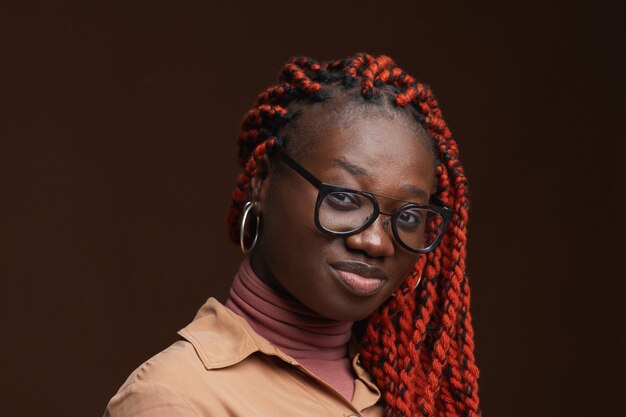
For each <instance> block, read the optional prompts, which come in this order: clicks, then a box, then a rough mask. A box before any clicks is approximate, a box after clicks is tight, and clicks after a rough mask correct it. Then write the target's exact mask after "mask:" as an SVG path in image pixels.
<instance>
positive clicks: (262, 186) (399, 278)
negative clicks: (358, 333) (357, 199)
mask: <svg viewBox="0 0 626 417" xmlns="http://www.w3.org/2000/svg"><path fill="white" fill-rule="evenodd" d="M329 114H332V115H333V116H334V117H331V118H329V117H328V115H329ZM320 120H323V121H324V123H320ZM347 121H349V123H348V122H347ZM299 135H302V136H303V137H304V136H306V137H307V139H306V140H307V142H309V143H313V144H314V146H310V147H307V150H306V151H304V152H298V155H297V161H298V162H299V163H300V164H301V165H302V166H304V167H305V168H306V169H307V170H309V171H310V172H311V173H312V174H313V175H315V176H316V177H317V178H319V179H320V180H321V181H322V182H326V183H331V184H336V185H341V186H345V187H350V188H355V189H360V190H365V191H370V192H373V193H376V194H382V195H387V196H392V197H395V198H399V199H402V200H405V201H413V202H416V203H422V204H424V203H427V202H428V199H429V197H430V194H431V192H432V187H433V183H434V158H433V155H432V151H431V149H430V148H429V147H428V145H427V143H428V139H427V138H426V137H425V133H424V132H423V130H421V129H420V128H419V126H418V124H417V123H416V122H415V121H414V120H412V119H410V118H409V117H407V116H406V115H403V114H399V113H396V112H389V111H380V112H372V111H371V109H368V110H367V111H366V112H360V114H359V112H355V111H354V107H350V106H348V105H347V104H346V103H344V102H341V101H338V102H334V103H326V104H324V105H321V106H311V108H309V109H306V110H304V111H303V112H302V114H301V116H300V117H299V119H298V123H297V126H296V127H294V128H291V129H290V132H289V137H290V140H296V141H297V140H298V136H299ZM294 157H295V156H294ZM339 161H344V163H340V162H339ZM345 162H348V163H349V164H350V165H352V166H354V167H357V168H361V169H362V170H363V171H365V172H359V169H355V168H353V169H348V168H346V164H345ZM273 163H274V164H277V163H278V164H279V163H280V162H278V160H273ZM258 168H259V169H258V172H257V174H256V176H255V177H254V178H253V179H252V181H251V183H250V197H251V200H252V201H253V203H254V204H255V211H256V213H257V214H258V215H259V216H260V218H261V219H262V220H261V228H260V234H259V239H258V242H257V245H256V247H255V249H254V252H253V253H252V259H251V262H252V268H253V270H254V271H255V273H256V274H257V275H258V276H259V278H260V279H261V280H263V281H264V282H265V283H267V284H268V285H270V286H271V287H273V288H275V289H276V290H278V291H279V292H281V293H282V294H283V295H284V296H285V297H289V298H293V299H295V300H297V301H299V302H300V303H302V304H303V305H305V306H306V307H308V308H309V309H311V310H312V311H314V312H316V313H317V314H319V315H321V316H324V317H326V318H328V319H332V320H350V321H356V320H362V319H364V318H366V317H367V316H368V315H370V314H371V313H372V312H373V311H374V310H375V309H376V308H377V307H378V306H380V305H381V304H382V303H383V302H384V301H385V300H387V299H388V298H389V297H390V296H391V294H392V293H393V292H394V291H395V290H396V289H397V288H398V287H399V286H400V285H401V284H402V282H403V281H404V279H405V278H406V276H407V275H408V274H409V273H410V272H411V270H412V268H413V266H414V264H415V262H416V261H417V259H418V257H419V255H417V254H414V253H411V252H408V251H406V250H404V249H403V248H401V247H400V246H399V245H398V244H397V243H396V242H395V240H394V238H393V236H392V233H391V230H390V228H389V227H384V226H383V219H384V218H385V216H383V215H381V216H379V217H378V219H377V220H376V221H375V222H374V223H373V224H372V225H370V226H369V227H368V228H367V229H365V230H363V231H362V232H360V233H358V234H355V235H352V236H349V237H347V238H341V237H334V236H328V235H326V234H323V233H322V232H320V231H319V230H318V229H317V227H316V226H315V223H314V209H315V200H316V197H317V189H316V188H315V187H313V186H312V185H311V184H310V183H308V182H307V181H306V180H305V179H304V178H302V177H301V176H299V175H298V174H297V173H295V172H294V171H292V170H290V169H288V168H287V169H285V168H284V167H282V168H281V169H280V170H279V171H280V175H277V170H276V166H274V167H272V163H270V160H269V159H268V158H267V157H265V159H263V160H262V161H260V163H259V166H258ZM415 189H417V190H420V191H421V194H416V193H415V191H416V190H415ZM379 204H380V208H381V210H382V211H385V212H392V211H393V210H395V209H397V208H398V207H400V206H401V205H403V203H401V202H397V201H392V200H388V199H379ZM344 261H351V262H360V263H364V264H367V265H369V266H372V267H376V268H379V269H380V270H381V271H382V272H384V274H385V275H386V277H387V278H386V279H384V281H383V284H382V286H381V287H380V288H379V289H378V290H377V291H376V292H375V293H373V294H369V295H363V294H355V293H354V292H353V291H350V290H349V288H346V286H345V284H344V283H343V282H342V281H341V280H339V279H338V273H337V271H336V270H335V269H333V267H331V264H335V263H336V262H344Z"/></svg>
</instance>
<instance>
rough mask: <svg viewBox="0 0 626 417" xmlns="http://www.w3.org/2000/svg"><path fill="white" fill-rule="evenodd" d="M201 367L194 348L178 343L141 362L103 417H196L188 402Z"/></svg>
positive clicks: (183, 342) (111, 401) (184, 342)
mask: <svg viewBox="0 0 626 417" xmlns="http://www.w3.org/2000/svg"><path fill="white" fill-rule="evenodd" d="M203 369H204V367H203V366H202V363H201V362H200V361H199V360H198V357H197V355H196V353H195V350H194V348H193V346H192V345H191V344H190V343H188V342H186V341H183V340H181V341H178V342H176V343H174V344H173V345H171V346H170V347H168V348H167V349H165V350H164V351H162V352H160V353H158V354H157V355H155V356H154V357H152V358H150V359H149V360H147V361H146V362H144V363H143V364H142V365H141V366H140V367H139V368H137V369H136V370H135V371H134V372H133V373H132V374H130V376H129V377H128V378H127V379H126V382H124V384H123V385H122V386H121V387H120V389H119V390H118V392H117V393H116V394H115V396H113V398H111V400H110V401H109V404H108V406H107V409H106V412H105V414H104V415H105V417H135V416H137V417H138V416H151V417H152V416H154V417H160V416H181V417H182V416H185V417H187V416H196V415H197V414H196V413H195V412H194V407H193V405H192V404H191V403H190V402H189V401H188V399H187V398H188V397H189V392H188V391H189V389H190V388H192V389H193V386H194V385H196V382H197V379H198V378H199V376H200V374H201V372H202V370H203Z"/></svg>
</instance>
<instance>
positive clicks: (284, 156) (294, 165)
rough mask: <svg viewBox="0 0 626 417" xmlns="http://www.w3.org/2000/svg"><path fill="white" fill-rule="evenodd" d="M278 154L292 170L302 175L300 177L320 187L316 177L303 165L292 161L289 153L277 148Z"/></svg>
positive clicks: (320, 183)
mask: <svg viewBox="0 0 626 417" xmlns="http://www.w3.org/2000/svg"><path fill="white" fill-rule="evenodd" d="M278 156H279V157H280V158H281V159H282V160H283V161H284V162H285V163H286V164H287V165H289V167H290V168H291V169H293V170H294V171H296V172H297V173H298V174H300V175H302V177H304V179H305V180H307V181H308V182H310V183H311V184H313V186H314V187H315V188H317V189H319V188H320V186H321V185H322V182H321V181H320V180H318V179H317V178H315V177H314V176H313V174H311V173H310V172H309V171H307V170H306V169H304V167H303V166H302V165H300V164H299V163H297V162H296V161H294V160H293V159H291V157H290V156H289V155H287V154H286V153H285V151H284V150H283V149H282V148H279V149H278Z"/></svg>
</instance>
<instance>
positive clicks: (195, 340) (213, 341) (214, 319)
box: [178, 297, 380, 408]
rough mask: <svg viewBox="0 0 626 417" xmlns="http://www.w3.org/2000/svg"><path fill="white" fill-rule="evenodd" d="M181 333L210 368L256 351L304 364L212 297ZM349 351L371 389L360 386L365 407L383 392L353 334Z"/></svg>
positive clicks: (357, 394)
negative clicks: (362, 362)
mask: <svg viewBox="0 0 626 417" xmlns="http://www.w3.org/2000/svg"><path fill="white" fill-rule="evenodd" d="M178 334H179V335H180V336H182V337H183V338H184V339H185V340H187V341H188V342H189V343H191V344H192V346H193V347H194V349H195V350H196V353H197V354H198V357H199V358H200V360H201V361H202V364H203V365H204V367H205V368H206V369H207V370H211V369H219V368H225V367H228V366H231V365H234V364H236V363H239V362H241V361H242V360H244V359H245V358H247V357H248V356H250V355H251V354H253V353H254V352H261V353H264V354H266V355H271V356H276V357H278V358H280V359H282V360H283V361H285V362H287V363H288V364H290V365H294V366H301V365H300V364H298V362H297V361H296V360H295V359H293V358H292V357H290V356H289V355H287V354H285V353H283V352H281V351H280V350H279V349H277V348H276V347H275V346H274V345H272V344H271V343H270V342H268V341H267V340H266V339H264V338H263V337H261V336H259V335H258V334H257V333H256V332H255V331H254V330H253V329H252V327H250V325H249V324H248V323H247V322H246V320H245V319H244V318H243V317H240V316H239V315H237V314H236V313H234V312H232V311H231V310H230V309H228V308H227V307H226V306H224V305H223V304H221V303H220V302H219V301H217V300H216V299H215V298H212V297H211V298H209V300H208V301H207V302H206V303H205V304H204V305H203V306H202V307H201V308H200V310H199V311H198V313H197V314H196V317H195V318H194V319H193V321H192V322H191V323H190V324H189V325H187V326H186V327H185V328H183V329H182V330H180V331H179V332H178ZM348 353H349V356H350V358H351V361H352V367H353V368H354V371H355V373H356V375H357V377H358V379H359V380H360V381H362V382H363V384H364V385H365V387H367V388H365V387H363V388H365V389H366V391H369V392H368V393H366V392H365V391H363V390H361V389H359V387H358V385H357V387H356V388H357V389H356V390H355V395H354V403H355V405H356V404H357V403H361V402H362V403H363V404H362V406H363V408H364V407H365V406H370V405H373V404H374V403H375V402H376V401H377V399H378V398H380V391H379V389H378V387H376V385H375V384H374V382H373V381H372V377H371V376H370V375H369V374H368V373H367V372H366V371H365V370H364V369H363V368H362V367H361V365H360V362H359V353H358V343H357V341H356V339H355V338H354V337H353V338H352V340H351V342H350V345H349V349H348ZM372 394H373V396H372Z"/></svg>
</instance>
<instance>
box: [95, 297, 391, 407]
mask: <svg viewBox="0 0 626 417" xmlns="http://www.w3.org/2000/svg"><path fill="white" fill-rule="evenodd" d="M178 334H179V335H180V336H182V338H183V340H179V341H177V342H175V343H174V344H173V345H171V346H170V347H168V348H167V349H165V350H164V351H162V352H161V353H159V354H157V355H156V356H154V357H153V358H151V359H149V360H148V361H147V362H145V363H144V364H143V365H141V366H140V367H139V368H138V369H137V370H135V371H134V372H133V373H132V374H131V375H130V376H129V377H128V379H127V380H126V382H125V383H124V385H122V387H121V388H120V389H119V391H118V392H117V394H116V395H115V396H114V397H113V398H112V399H111V401H110V402H109V404H108V406H107V409H106V411H105V413H104V416H105V417H139V416H141V417H182V416H185V417H187V416H196V417H226V416H241V417H244V416H245V417H252V416H256V417H264V416H272V417H279V416H289V417H297V416H303V417H304V416H307V417H312V416H315V417H317V416H341V417H347V416H354V415H357V416H363V417H380V416H382V415H383V410H382V406H381V405H380V404H379V403H378V401H379V399H380V391H379V390H378V388H377V387H376V386H375V385H374V383H373V381H372V379H371V377H370V376H369V375H368V374H367V373H366V372H365V371H364V370H363V368H361V366H360V365H359V355H358V353H357V354H354V353H353V354H351V358H352V366H353V368H354V373H355V375H356V376H357V377H356V379H355V380H354V385H355V386H354V397H353V399H352V401H351V402H350V401H348V400H347V399H346V398H344V397H343V396H342V395H341V394H340V393H339V392H338V391H336V390H335V389H334V388H333V387H331V386H330V385H328V384H326V383H325V382H323V381H322V380H320V379H319V378H317V377H316V376H315V375H313V374H312V373H311V372H309V371H307V370H306V369H305V368H304V367H302V366H301V365H300V364H299V363H298V362H297V361H296V360H295V359H293V358H291V357H290V356H288V355H287V354H285V353H283V352H281V351H279V350H278V349H277V348H276V347H275V346H273V345H272V344H271V343H269V342H268V341H267V340H266V339H264V338H262V337H261V336H259V335H258V334H257V333H255V332H254V330H252V328H251V327H250V325H248V323H247V322H246V321H245V320H244V319H243V318H242V317H240V316H238V315H237V314H235V313H233V312H232V311H230V310H229V309H228V308H226V307H225V306H223V305H222V304H220V302H219V301H217V300H216V299H214V298H210V299H209V300H208V301H207V302H206V304H204V305H203V306H202V308H201V309H200V311H198V314H197V315H196V317H195V318H194V320H193V321H192V322H191V323H190V324H189V325H188V326H187V327H185V328H184V329H182V330H181V331H180V332H178ZM351 350H354V349H351ZM377 403H378V404H377Z"/></svg>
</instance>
